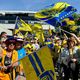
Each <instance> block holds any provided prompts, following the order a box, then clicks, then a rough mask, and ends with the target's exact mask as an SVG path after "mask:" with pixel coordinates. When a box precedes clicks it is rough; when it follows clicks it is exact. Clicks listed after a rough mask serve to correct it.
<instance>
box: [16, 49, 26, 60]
mask: <svg viewBox="0 0 80 80" xmlns="http://www.w3.org/2000/svg"><path fill="white" fill-rule="evenodd" d="M17 52H18V60H19V59H22V58H23V57H25V56H26V50H25V49H24V48H21V49H20V50H17Z"/></svg>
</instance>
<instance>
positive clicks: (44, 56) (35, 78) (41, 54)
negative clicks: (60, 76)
mask: <svg viewBox="0 0 80 80" xmlns="http://www.w3.org/2000/svg"><path fill="white" fill-rule="evenodd" d="M46 52H47V53H46ZM33 54H34V55H35V54H36V55H37V56H38V57H37V58H38V59H39V60H40V61H37V60H36V58H35V57H34V55H33ZM30 56H32V58H33V60H32V61H31V60H30V59H31V57H30ZM33 61H34V63H35V64H34V65H35V66H36V67H37V69H38V71H39V75H37V72H36V71H35V69H34V67H33V65H32V63H31V62H33ZM21 62H22V64H23V68H24V72H25V76H26V80H47V79H49V78H50V76H49V75H45V76H44V77H43V78H41V79H40V76H41V75H43V74H44V73H46V72H49V70H51V71H52V72H53V73H54V74H52V73H51V72H49V74H50V75H51V77H52V78H53V80H56V74H55V70H54V66H53V61H52V56H51V52H50V49H49V48H48V47H47V46H45V47H43V48H41V49H39V50H38V51H36V53H32V54H29V55H27V56H26V57H24V58H23V59H21ZM40 62H41V65H42V67H43V69H44V70H43V71H42V69H41V66H40V65H39V63H40ZM45 78H46V79H45Z"/></svg>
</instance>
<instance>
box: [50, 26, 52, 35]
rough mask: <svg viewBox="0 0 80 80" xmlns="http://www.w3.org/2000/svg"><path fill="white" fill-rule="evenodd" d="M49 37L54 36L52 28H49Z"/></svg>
mask: <svg viewBox="0 0 80 80" xmlns="http://www.w3.org/2000/svg"><path fill="white" fill-rule="evenodd" d="M49 35H50V36H51V35H52V31H51V28H50V27H49Z"/></svg>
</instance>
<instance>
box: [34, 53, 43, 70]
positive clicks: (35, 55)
mask: <svg viewBox="0 0 80 80" xmlns="http://www.w3.org/2000/svg"><path fill="white" fill-rule="evenodd" d="M33 55H34V57H35V59H36V61H37V63H38V65H39V67H40V69H41V71H42V72H43V71H44V68H43V66H42V63H41V61H40V59H39V57H38V55H37V54H36V52H34V53H33Z"/></svg>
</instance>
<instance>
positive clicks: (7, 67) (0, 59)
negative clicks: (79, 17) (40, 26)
mask: <svg viewBox="0 0 80 80" xmlns="http://www.w3.org/2000/svg"><path fill="white" fill-rule="evenodd" d="M45 45H47V46H48V47H49V48H50V49H51V50H52V58H53V63H54V65H55V67H57V68H58V70H59V71H61V70H60V69H61V68H63V71H64V80H69V77H70V75H72V78H73V80H78V74H79V65H80V37H79V36H76V35H75V34H73V33H71V34H70V36H69V37H68V36H63V38H61V37H60V36H58V35H52V36H49V37H45V41H44V43H43V44H42V43H40V42H39V41H38V39H37V38H32V39H30V40H27V39H23V38H20V37H16V36H12V37H8V36H7V33H6V32H2V33H1V35H0V80H10V79H11V80H14V79H16V80H18V78H23V80H26V78H25V74H24V71H23V66H22V65H21V63H20V62H19V60H20V59H22V58H23V57H25V56H26V55H28V54H31V53H33V52H34V51H36V50H38V49H40V48H41V47H43V46H45Z"/></svg>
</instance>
